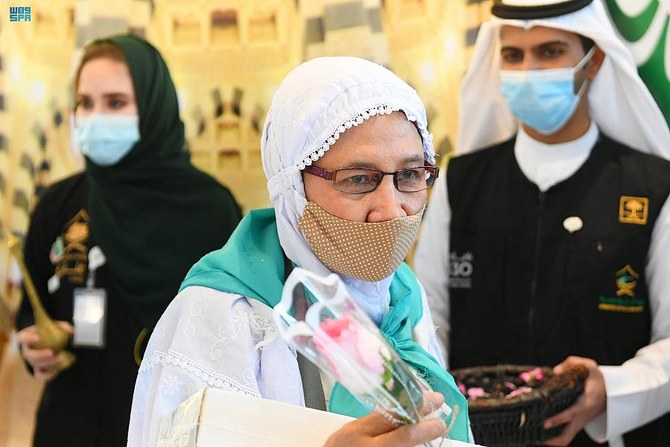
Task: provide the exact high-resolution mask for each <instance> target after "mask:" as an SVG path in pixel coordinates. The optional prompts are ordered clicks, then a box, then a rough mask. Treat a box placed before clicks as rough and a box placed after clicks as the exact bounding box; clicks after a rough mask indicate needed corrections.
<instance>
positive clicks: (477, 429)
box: [451, 365, 588, 447]
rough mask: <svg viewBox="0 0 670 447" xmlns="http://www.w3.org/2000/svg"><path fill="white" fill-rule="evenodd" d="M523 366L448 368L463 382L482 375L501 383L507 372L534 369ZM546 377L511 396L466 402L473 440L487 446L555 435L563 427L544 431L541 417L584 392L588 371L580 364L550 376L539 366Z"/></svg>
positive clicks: (535, 440) (507, 446)
mask: <svg viewBox="0 0 670 447" xmlns="http://www.w3.org/2000/svg"><path fill="white" fill-rule="evenodd" d="M534 368H535V367H534V366H525V365H498V366H483V367H475V368H464V369H458V370H454V371H451V374H452V375H453V376H454V378H455V379H456V380H457V381H459V382H463V383H466V382H467V381H468V378H471V377H473V376H474V377H486V378H488V379H489V380H491V381H493V382H502V381H504V380H506V378H507V377H509V376H510V375H518V374H520V373H522V372H524V371H529V370H532V369H534ZM541 369H542V372H543V373H544V375H545V377H547V379H546V380H544V381H543V382H542V383H541V384H540V385H539V386H538V387H537V388H534V389H533V390H532V391H530V392H527V393H524V394H520V395H518V396H515V397H511V398H478V399H475V400H470V401H469V402H468V410H469V413H470V423H471V425H472V432H473V434H474V436H475V441H476V442H477V443H478V444H482V445H486V446H489V447H519V446H531V445H535V444H537V443H538V442H541V441H543V440H545V439H549V438H553V437H555V436H558V435H559V434H560V433H561V431H562V430H563V426H557V427H552V428H550V429H548V430H545V429H544V428H543V427H542V424H543V423H544V421H545V419H547V418H548V417H549V416H552V415H554V414H556V413H559V412H561V411H563V410H564V409H566V408H568V407H569V406H571V405H572V404H573V403H574V402H575V400H576V399H577V397H578V396H579V395H580V394H581V393H582V392H583V391H584V380H586V377H587V376H588V370H587V369H586V368H585V367H583V366H578V367H576V368H574V369H570V370H568V371H566V372H565V373H563V374H559V375H554V373H553V372H552V370H551V369H550V368H541Z"/></svg>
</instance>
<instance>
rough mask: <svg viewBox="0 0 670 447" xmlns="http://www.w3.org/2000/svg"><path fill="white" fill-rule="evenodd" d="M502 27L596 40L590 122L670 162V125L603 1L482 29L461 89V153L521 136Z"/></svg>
mask: <svg viewBox="0 0 670 447" xmlns="http://www.w3.org/2000/svg"><path fill="white" fill-rule="evenodd" d="M508 3H509V2H508ZM514 3H517V4H519V3H528V1H525V2H514ZM540 3H543V2H540ZM544 3H546V2H544ZM502 25H512V26H519V27H523V28H526V29H529V28H532V27H534V26H545V27H549V28H556V29H561V30H565V31H570V32H573V33H577V34H580V35H582V36H585V37H588V38H589V39H591V40H593V41H594V42H595V43H596V44H597V45H598V47H600V49H601V50H603V52H604V53H605V55H606V56H605V61H604V62H603V65H602V66H601V67H600V71H599V72H598V74H597V75H596V77H595V79H594V80H593V82H592V83H591V85H590V88H589V111H590V115H591V119H593V120H594V121H595V122H596V124H597V125H598V127H599V128H600V129H601V131H602V132H603V133H605V134H606V135H608V136H610V137H611V138H613V139H615V140H617V141H619V142H621V143H624V144H626V145H628V146H630V147H632V148H633V149H638V150H641V151H644V152H649V153H652V154H655V155H659V156H661V157H664V158H667V159H670V131H669V130H668V125H667V123H666V122H665V120H664V118H663V115H662V113H661V111H660V109H659V108H658V106H657V105H656V103H655V102H654V99H653V98H652V96H651V94H650V93H649V90H647V87H646V86H645V85H644V83H643V82H642V80H641V79H640V77H639V76H638V73H637V67H636V65H635V62H634V59H633V56H632V55H631V53H630V52H629V50H628V49H627V48H626V47H625V46H624V44H623V43H622V42H621V40H620V39H619V38H618V37H617V35H616V33H615V31H614V28H613V27H612V25H611V23H610V20H609V16H608V15H607V12H606V11H605V7H604V6H603V5H602V3H601V1H600V0H593V2H592V3H591V4H589V5H588V6H586V7H584V8H582V9H579V10H577V11H575V12H572V13H569V14H564V15H560V16H558V17H550V18H542V19H532V20H515V19H501V18H498V17H493V18H492V19H490V20H489V21H487V22H485V23H484V24H482V27H481V29H480V31H479V35H478V37H477V42H476V44H475V50H474V55H473V58H472V63H471V64H470V68H469V69H468V72H467V73H466V75H465V78H464V79H463V83H462V85H461V110H460V122H459V137H458V146H457V151H458V153H466V152H471V151H473V150H477V149H482V148H484V147H487V146H490V145H492V144H495V143H499V142H502V141H505V140H507V139H509V138H511V137H512V136H513V135H514V134H515V133H516V130H517V120H516V118H515V117H514V115H512V113H511V112H510V110H509V108H508V107H507V104H506V103H505V100H504V99H503V97H502V96H501V94H500V84H499V79H500V77H499V66H500V28H501V26H502Z"/></svg>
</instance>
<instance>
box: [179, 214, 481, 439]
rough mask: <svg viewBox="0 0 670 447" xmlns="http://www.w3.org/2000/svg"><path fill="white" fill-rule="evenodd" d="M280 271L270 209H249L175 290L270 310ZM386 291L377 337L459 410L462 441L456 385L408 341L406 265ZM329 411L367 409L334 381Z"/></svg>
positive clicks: (416, 302)
mask: <svg viewBox="0 0 670 447" xmlns="http://www.w3.org/2000/svg"><path fill="white" fill-rule="evenodd" d="M284 269H285V267H284V253H283V250H282V248H281V245H280V243H279V236H278V235H277V223H276V218H275V212H274V209H272V208H269V209H262V210H255V211H251V212H250V213H249V214H247V215H246V216H245V217H244V219H242V222H240V225H239V226H238V227H237V229H236V230H235V232H234V233H233V235H232V236H231V238H230V240H229V241H228V243H227V244H226V245H225V246H224V247H223V248H222V249H220V250H217V251H215V252H212V253H209V254H208V255H207V256H205V257H203V258H202V259H201V260H200V261H199V262H198V263H197V264H196V265H194V266H193V268H192V269H191V270H190V271H189V272H188V275H186V279H184V282H183V283H182V285H181V288H180V289H181V290H183V289H184V288H186V287H189V286H203V287H209V288H211V289H215V290H220V291H223V292H229V293H235V294H239V295H243V296H246V297H249V298H253V299H255V300H257V301H260V302H262V303H263V304H265V305H266V306H268V307H274V306H275V305H276V304H277V303H278V302H279V300H280V299H281V294H282V289H283V287H284V278H285V272H284ZM390 292H391V303H390V308H389V311H388V312H387V313H386V315H385V316H384V318H383V320H382V323H381V326H380V330H381V332H382V334H384V337H385V338H386V340H388V342H389V344H390V345H391V346H392V347H393V348H394V349H395V350H396V352H397V353H398V355H399V356H400V357H401V358H402V359H403V360H404V361H405V362H406V363H407V364H409V365H410V366H412V367H413V368H414V369H415V370H416V371H418V373H419V374H420V375H421V376H422V377H424V378H425V379H426V381H427V382H428V383H429V384H430V386H431V387H432V388H433V389H434V390H435V391H439V392H440V393H442V395H444V398H445V401H446V402H447V404H448V405H450V406H452V407H453V406H458V407H459V410H458V411H457V412H456V413H454V415H455V420H454V423H453V428H452V431H451V432H450V437H451V438H452V439H457V440H461V441H468V438H469V420H468V411H467V402H466V400H465V397H463V394H461V392H460V391H459V390H458V388H457V387H456V384H455V382H454V379H453V377H451V375H450V374H449V373H448V372H446V371H445V370H444V368H442V367H441V366H440V365H439V363H438V362H437V360H435V358H433V356H431V355H430V354H428V353H427V352H426V351H425V350H424V349H423V348H422V347H421V346H419V344H417V343H416V342H415V341H414V340H413V339H412V330H413V328H414V327H415V326H416V325H417V324H418V323H419V320H421V315H422V310H423V306H422V304H421V292H420V288H419V283H418V281H417V279H416V277H415V276H414V273H413V272H412V271H411V269H410V268H409V267H408V266H407V264H404V263H403V264H402V265H401V266H400V268H398V270H397V271H396V273H395V275H394V278H393V281H392V283H391V291H390ZM281 373H282V372H281V371H278V372H277V374H281ZM329 410H330V411H332V412H335V413H341V414H345V415H349V416H354V417H360V416H364V415H366V414H368V413H369V412H370V411H371V408H370V407H367V406H366V405H363V404H362V403H361V402H359V401H358V400H357V399H356V398H355V397H354V396H353V395H351V394H350V393H349V392H348V391H347V390H346V388H344V387H343V386H341V385H340V384H339V383H336V384H335V386H334V387H333V391H332V393H331V397H330V400H329Z"/></svg>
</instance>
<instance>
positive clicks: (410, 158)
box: [340, 155, 423, 170]
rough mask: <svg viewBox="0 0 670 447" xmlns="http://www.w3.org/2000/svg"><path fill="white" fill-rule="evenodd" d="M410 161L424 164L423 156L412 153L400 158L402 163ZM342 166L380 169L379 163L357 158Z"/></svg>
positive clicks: (406, 163)
mask: <svg viewBox="0 0 670 447" xmlns="http://www.w3.org/2000/svg"><path fill="white" fill-rule="evenodd" d="M410 163H418V164H423V157H422V156H418V155H410V156H408V157H405V158H403V159H401V160H400V164H404V165H408V164H410ZM342 168H368V169H377V170H379V167H378V166H377V164H375V163H372V162H370V160H356V159H355V160H351V161H349V162H347V163H345V164H344V165H343V166H342ZM342 168H340V169H342Z"/></svg>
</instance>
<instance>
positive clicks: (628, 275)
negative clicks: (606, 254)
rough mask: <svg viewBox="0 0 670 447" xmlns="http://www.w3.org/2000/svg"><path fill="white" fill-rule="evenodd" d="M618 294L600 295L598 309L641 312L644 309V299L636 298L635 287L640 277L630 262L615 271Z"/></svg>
mask: <svg viewBox="0 0 670 447" xmlns="http://www.w3.org/2000/svg"><path fill="white" fill-rule="evenodd" d="M614 276H615V278H616V288H617V291H616V296H615V297H605V296H602V295H601V296H600V297H598V309H600V310H605V311H610V312H628V313H640V312H642V311H643V310H644V300H643V299H640V298H635V287H636V286H637V280H638V279H639V278H640V275H639V273H637V272H636V271H635V270H634V269H633V267H631V265H630V264H626V265H625V266H624V267H623V268H622V269H620V270H618V271H617V272H616V273H615V275H614Z"/></svg>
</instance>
